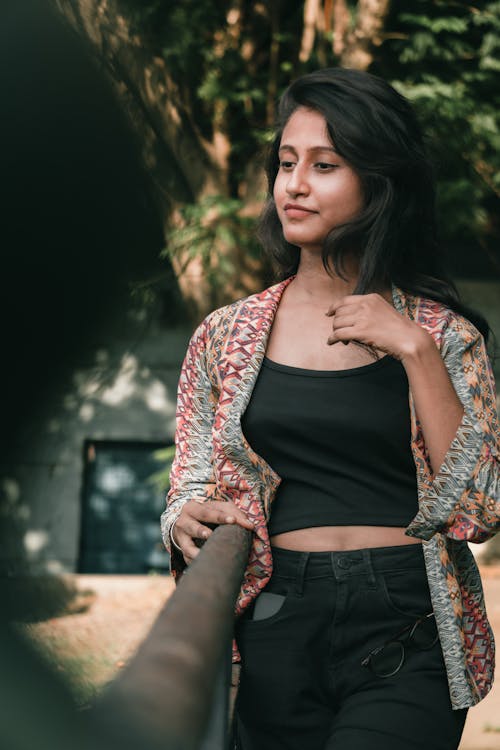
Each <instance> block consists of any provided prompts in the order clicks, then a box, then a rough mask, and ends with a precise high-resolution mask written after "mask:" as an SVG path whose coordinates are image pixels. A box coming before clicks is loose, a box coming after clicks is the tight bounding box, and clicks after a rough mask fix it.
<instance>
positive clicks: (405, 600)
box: [379, 567, 432, 617]
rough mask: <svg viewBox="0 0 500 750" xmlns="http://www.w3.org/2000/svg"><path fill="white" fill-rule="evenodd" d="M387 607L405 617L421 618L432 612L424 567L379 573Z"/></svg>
mask: <svg viewBox="0 0 500 750" xmlns="http://www.w3.org/2000/svg"><path fill="white" fill-rule="evenodd" d="M379 576H380V585H381V589H382V592H383V595H384V599H385V603H386V604H387V606H388V607H389V608H390V609H391V610H392V611H393V612H396V613H397V614H399V615H403V616H404V617H419V616H420V615H424V614H427V613H428V612H432V601H431V594H430V591H429V583H428V581H427V573H426V571H425V568H424V567H419V568H405V569H401V570H391V571H384V572H383V573H379Z"/></svg>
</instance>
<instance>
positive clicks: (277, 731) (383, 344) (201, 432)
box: [162, 69, 500, 750]
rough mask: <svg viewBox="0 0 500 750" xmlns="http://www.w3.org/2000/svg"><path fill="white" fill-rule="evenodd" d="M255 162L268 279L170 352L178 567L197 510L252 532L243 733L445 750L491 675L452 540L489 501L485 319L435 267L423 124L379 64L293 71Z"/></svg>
mask: <svg viewBox="0 0 500 750" xmlns="http://www.w3.org/2000/svg"><path fill="white" fill-rule="evenodd" d="M268 179H269V187H270V197H269V201H268V204H267V207H266V210H265V212H264V216H263V219H262V226H261V237H262V240H263V242H264V245H265V246H266V247H267V249H268V250H270V251H271V252H272V254H273V256H274V258H275V260H276V261H277V263H278V265H279V268H280V270H281V276H282V279H283V280H282V281H281V282H280V283H278V284H276V285H275V286H272V287H270V288H269V289H267V290H265V291H264V292H262V293H261V294H257V295H252V296H250V297H248V298H246V299H244V300H240V301H238V302H235V303H233V304H232V305H228V306H226V307H224V308H221V309H219V310H216V311H215V312H214V313H212V314H211V315H209V316H208V317H207V318H206V319H205V320H204V321H203V323H202V324H201V325H200V326H199V328H198V329H197V331H196V332H195V334H194V335H193V338H192V339H191V342H190V345H189V348H188V352H187V355H186V359H185V361H184V365H183V368H182V372H181V377H180V381H179V393H178V411H177V432H176V443H177V452H176V458H175V462H174V465H173V468H172V473H171V489H170V491H169V496H168V500H167V510H166V511H165V513H164V514H163V518H162V521H163V534H164V539H165V543H166V545H167V547H168V548H169V549H171V552H172V566H173V570H174V574H176V575H178V574H179V573H180V572H181V571H182V569H183V567H184V566H185V565H186V564H189V563H190V562H191V561H192V559H193V558H194V557H195V556H196V554H197V553H198V547H197V546H196V544H195V540H197V539H206V538H207V537H208V536H209V535H210V533H211V529H210V528H209V527H208V526H207V524H220V523H239V524H241V525H242V526H244V527H245V528H249V529H253V531H254V536H253V545H252V550H251V554H250V559H249V563H248V567H247V569H246V573H245V577H244V581H243V584H242V587H241V591H240V595H239V597H238V601H237V606H236V611H237V615H238V620H237V623H236V644H235V649H234V659H235V661H239V660H240V659H241V664H242V669H241V684H240V688H239V693H238V700H237V706H236V717H237V729H238V737H239V739H238V742H239V745H240V746H241V747H242V748H243V750H251V749H253V748H255V749H256V750H257V749H258V750H267V749H268V748H269V750H271V749H272V750H275V749H277V748H287V749H288V748H289V749H290V750H291V749H294V748H297V749H298V748H308V749H310V750H316V749H317V750H320V749H323V748H339V750H340V749H341V750H355V749H356V750H358V749H360V748H368V747H370V748H375V749H377V748H380V749H382V748H384V750H385V749H386V748H387V747H391V748H398V749H399V748H400V749H401V750H403V749H404V750H408V749H409V748H424V747H425V748H427V750H431V748H432V749H437V748H443V749H445V748H446V749H450V750H451V748H456V747H458V743H459V740H460V736H461V733H462V729H463V725H464V722H465V718H466V712H467V709H468V707H469V706H472V705H474V704H475V703H477V702H478V701H479V700H481V698H483V697H484V696H485V695H486V694H487V692H488V691H489V689H490V687H491V683H492V679H493V650H494V647H493V638H492V633H491V629H490V626H489V624H488V621H487V618H486V613H485V608H484V601H483V596H482V590H481V583H480V579H479V574H478V571H477V567H476V565H475V562H474V558H473V556H472V554H471V553H470V550H469V548H468V545H467V541H474V542H480V541H484V540H486V539H488V538H489V537H491V536H492V535H493V534H494V533H495V532H496V531H497V529H498V526H499V519H500V504H499V499H498V497H499V493H498V487H499V462H498V456H499V450H498V446H499V430H498V422H497V415H496V408H495V393H494V383H493V377H492V373H491V367H490V364H489V361H488V357H487V354H486V350H485V343H484V338H483V335H481V332H480V330H481V331H482V333H484V334H485V335H486V334H487V330H488V328H487V325H486V324H485V322H484V320H483V319H482V318H481V317H480V316H478V315H477V314H475V313H473V312H472V311H469V310H467V309H466V308H465V307H464V306H463V305H462V304H461V303H460V302H459V300H458V298H457V296H456V292H455V290H454V288H453V285H452V284H451V282H450V281H449V280H448V279H447V277H446V275H445V273H444V271H443V270H442V268H441V264H440V261H439V253H438V248H437V246H436V242H435V235H434V188H433V182H432V177H431V171H430V168H429V165H428V162H427V160H426V157H425V153H424V148H423V145H422V138H421V135H420V132H419V129H418V125H417V123H416V120H415V117H414V114H413V112H412V110H411V108H410V106H409V104H408V103H407V102H406V100H405V99H404V98H403V97H401V96H400V95H399V94H398V93H397V92H396V91H395V90H394V89H392V88H391V87H390V86H389V85H388V84H387V83H385V82H384V81H382V80H380V79H378V78H376V77H374V76H371V75H369V74H366V73H360V72H357V71H349V70H342V69H327V70H322V71H318V72H316V73H313V74H310V75H306V76H303V77H302V78H300V79H298V80H297V81H295V82H294V83H293V84H292V85H291V86H290V87H289V88H288V90H287V91H286V92H285V94H284V96H283V97H282V100H281V103H280V121H279V126H278V129H277V133H276V138H275V140H274V143H273V145H272V147H271V150H270V154H269V159H268ZM478 329H480V330H478ZM171 542H172V543H173V545H171Z"/></svg>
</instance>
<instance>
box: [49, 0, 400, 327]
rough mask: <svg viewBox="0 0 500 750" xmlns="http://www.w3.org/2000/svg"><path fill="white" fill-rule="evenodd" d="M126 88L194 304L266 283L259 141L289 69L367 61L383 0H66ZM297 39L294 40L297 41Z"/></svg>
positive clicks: (172, 248)
mask: <svg viewBox="0 0 500 750" xmlns="http://www.w3.org/2000/svg"><path fill="white" fill-rule="evenodd" d="M57 6H58V8H59V10H60V11H61V12H62V13H63V14H64V16H65V17H66V18H67V19H68V20H69V22H70V23H71V24H72V26H73V27H74V28H75V29H76V30H77V31H78V33H79V34H82V35H84V36H85V37H87V38H88V40H89V41H90V43H91V44H92V46H93V48H94V51H95V53H96V55H97V57H98V59H99V61H100V63H101V64H102V65H104V66H105V68H106V70H107V72H108V74H109V76H110V77H111V79H112V80H113V82H114V84H115V88H116V91H117V94H118V96H119V97H120V99H121V101H123V103H124V105H125V107H126V109H127V111H128V113H129V115H130V120H131V122H132V123H133V125H134V129H135V131H136V133H137V135H138V139H139V142H140V144H141V148H142V152H143V158H144V160H145V163H146V164H147V166H148V169H149V172H150V175H151V179H152V180H153V181H154V185H155V187H156V195H157V202H158V209H159V211H160V212H161V215H162V217H163V223H164V227H165V240H166V250H167V253H168V254H169V256H170V258H171V259H172V262H173V263H174V267H175V270H176V272H177V275H178V277H179V281H180V283H181V287H182V289H183V292H184V295H185V297H186V299H187V300H190V301H191V302H192V303H193V308H194V310H193V312H194V315H195V316H198V317H199V315H200V314H202V313H203V312H205V311H206V310H208V309H211V308H213V307H214V306H215V305H217V304H221V303H222V302H224V301H228V300H230V299H234V297H235V296H237V295H241V294H244V293H247V292H248V291H250V290H253V289H255V288H257V287H259V286H260V285H261V283H262V279H261V278H259V277H261V275H262V274H263V273H264V274H265V273H266V266H265V264H264V263H263V261H262V259H261V258H260V257H259V249H258V246H257V244H256V242H255V239H254V225H255V217H256V216H257V214H258V213H259V212H260V209H261V206H262V200H263V196H264V194H265V185H264V183H263V175H262V169H261V160H260V159H259V157H258V156H256V154H259V153H260V152H261V151H262V146H263V145H264V143H265V141H266V137H267V134H268V132H269V129H270V128H271V127H272V125H273V122H274V116H275V104H276V101H277V97H278V95H279V93H280V92H281V90H282V89H283V88H284V86H285V85H286V84H287V83H288V82H289V80H290V78H291V77H292V76H294V75H297V74H299V73H301V72H304V71H306V70H308V69H312V68H315V67H317V66H318V64H328V63H333V62H334V61H337V62H338V61H340V62H341V63H342V62H343V61H344V60H345V62H346V64H349V65H351V66H355V67H363V68H366V67H367V66H368V65H369V64H370V63H371V62H372V59H373V56H372V52H373V49H374V44H376V43H378V37H377V35H378V34H379V33H380V31H381V29H382V26H383V18H384V16H385V15H386V13H387V11H388V0H360V2H359V3H357V4H356V6H355V7H354V6H353V8H352V9H351V10H349V9H348V6H347V5H346V3H345V2H344V0H337V2H333V0H324V2H320V1H319V0H314V1H313V2H311V0H307V1H306V2H305V3H303V2H299V1H298V0H290V1H289V2H287V3H284V2H281V0H271V2H267V3H263V2H259V1H258V0H257V1H256V0H184V2H182V3H168V2H164V1H163V0H146V1H145V2H140V1H139V0H57ZM300 40H301V43H300V44H299V41H300Z"/></svg>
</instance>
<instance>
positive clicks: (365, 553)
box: [363, 549, 377, 587]
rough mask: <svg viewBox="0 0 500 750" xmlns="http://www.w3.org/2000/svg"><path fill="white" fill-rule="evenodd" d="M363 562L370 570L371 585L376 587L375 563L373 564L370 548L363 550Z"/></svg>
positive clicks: (369, 580)
mask: <svg viewBox="0 0 500 750" xmlns="http://www.w3.org/2000/svg"><path fill="white" fill-rule="evenodd" d="M363 562H364V564H365V567H366V570H367V571H368V583H369V584H370V586H373V587H375V586H376V583H377V580H376V578H375V572H374V570H373V564H372V556H371V554H370V550H369V549H364V550H363Z"/></svg>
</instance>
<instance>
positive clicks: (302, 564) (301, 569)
mask: <svg viewBox="0 0 500 750" xmlns="http://www.w3.org/2000/svg"><path fill="white" fill-rule="evenodd" d="M309 554H310V553H309V552H301V553H300V559H299V561H298V563H297V575H296V578H295V593H296V594H297V596H302V595H303V592H304V575H305V572H306V567H307V563H308V560H309Z"/></svg>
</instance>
